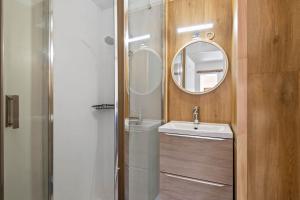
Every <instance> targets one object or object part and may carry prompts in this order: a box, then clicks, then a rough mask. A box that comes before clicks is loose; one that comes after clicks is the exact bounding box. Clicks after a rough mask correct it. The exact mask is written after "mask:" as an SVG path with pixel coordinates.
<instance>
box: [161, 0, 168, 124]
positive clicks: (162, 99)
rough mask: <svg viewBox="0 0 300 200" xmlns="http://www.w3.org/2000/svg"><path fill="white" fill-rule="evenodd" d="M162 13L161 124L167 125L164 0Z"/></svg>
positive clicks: (164, 1)
mask: <svg viewBox="0 0 300 200" xmlns="http://www.w3.org/2000/svg"><path fill="white" fill-rule="evenodd" d="M162 6H163V8H162V12H163V15H162V16H163V24H162V27H163V28H162V33H163V35H162V38H163V40H162V43H163V47H162V48H163V50H162V52H163V55H162V57H163V68H164V73H163V78H162V83H161V85H162V87H161V119H162V122H163V123H167V119H166V117H165V112H166V105H165V101H166V95H167V94H166V81H167V75H168V73H167V72H168V71H167V69H168V68H167V62H166V49H167V48H166V31H167V30H166V16H165V15H166V0H163V3H162Z"/></svg>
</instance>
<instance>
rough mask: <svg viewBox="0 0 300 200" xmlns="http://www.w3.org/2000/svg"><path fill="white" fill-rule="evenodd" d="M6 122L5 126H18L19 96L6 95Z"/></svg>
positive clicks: (15, 127)
mask: <svg viewBox="0 0 300 200" xmlns="http://www.w3.org/2000/svg"><path fill="white" fill-rule="evenodd" d="M5 99H6V109H5V111H6V120H5V121H6V122H5V127H11V128H13V129H17V128H19V96H18V95H6V98H5Z"/></svg>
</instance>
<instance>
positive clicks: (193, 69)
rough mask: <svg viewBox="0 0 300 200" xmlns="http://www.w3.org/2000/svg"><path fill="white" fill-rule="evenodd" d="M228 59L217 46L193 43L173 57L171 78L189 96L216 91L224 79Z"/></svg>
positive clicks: (208, 43)
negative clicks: (189, 94)
mask: <svg viewBox="0 0 300 200" xmlns="http://www.w3.org/2000/svg"><path fill="white" fill-rule="evenodd" d="M227 70H228V58H227V56H226V54H225V52H224V50H223V49H222V48H221V47H219V46H218V45H217V44H215V43H212V42H207V41H195V42H192V43H189V44H188V45H186V46H185V47H184V48H182V49H181V50H180V51H179V52H178V53H177V54H176V56H175V58H174V60H173V65H172V77H173V80H174V82H175V83H176V85H177V86H178V87H179V88H180V89H182V90H184V91H185V92H188V93H191V94H203V93H207V92H210V91H212V90H214V89H216V88H217V87H218V86H219V85H220V84H221V83H222V81H223V80H224V79H225V76H226V74H227Z"/></svg>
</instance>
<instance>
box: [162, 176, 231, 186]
mask: <svg viewBox="0 0 300 200" xmlns="http://www.w3.org/2000/svg"><path fill="white" fill-rule="evenodd" d="M163 174H164V175H165V176H167V177H170V178H175V179H179V180H184V181H190V182H194V183H201V184H204V185H210V186H215V187H225V185H223V184H220V183H213V182H209V181H201V180H198V179H193V178H187V177H182V176H176V175H173V174H166V173H163Z"/></svg>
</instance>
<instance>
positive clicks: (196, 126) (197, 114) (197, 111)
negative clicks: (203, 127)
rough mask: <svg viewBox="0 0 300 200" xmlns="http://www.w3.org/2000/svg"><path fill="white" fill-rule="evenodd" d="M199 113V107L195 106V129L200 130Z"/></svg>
mask: <svg viewBox="0 0 300 200" xmlns="http://www.w3.org/2000/svg"><path fill="white" fill-rule="evenodd" d="M199 111H200V108H199V106H194V107H193V121H194V129H198V125H199Z"/></svg>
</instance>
